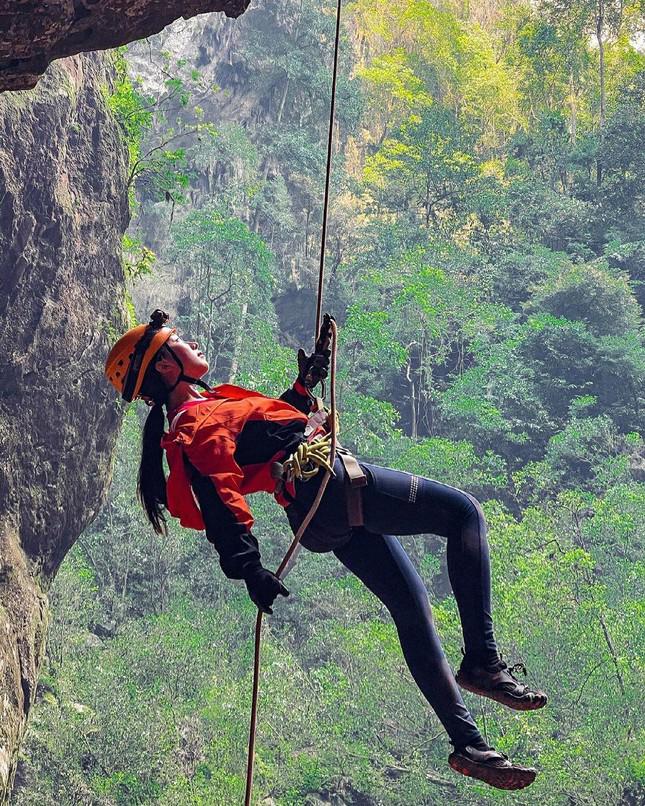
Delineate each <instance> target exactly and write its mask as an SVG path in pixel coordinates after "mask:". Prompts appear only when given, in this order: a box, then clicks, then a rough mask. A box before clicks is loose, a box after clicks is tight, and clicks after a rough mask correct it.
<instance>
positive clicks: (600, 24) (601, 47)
mask: <svg viewBox="0 0 645 806" xmlns="http://www.w3.org/2000/svg"><path fill="white" fill-rule="evenodd" d="M604 24H605V0H598V12H597V16H596V38H597V39H598V63H599V73H600V76H599V77H600V119H599V130H600V135H599V137H600V142H601V143H602V137H603V132H604V128H605V104H606V97H605V95H606V89H605V41H604V39H603V28H604ZM596 184H597V185H599V186H600V185H601V184H602V161H601V159H600V157H599V158H598V160H597V161H596Z"/></svg>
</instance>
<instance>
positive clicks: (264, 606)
mask: <svg viewBox="0 0 645 806" xmlns="http://www.w3.org/2000/svg"><path fill="white" fill-rule="evenodd" d="M244 581H245V582H246V587H247V590H248V592H249V596H250V597H251V600H252V601H253V602H254V603H255V604H256V605H257V606H258V608H259V609H260V610H261V611H262V612H263V613H269V614H271V613H273V610H272V609H271V605H272V604H273V602H274V601H275V598H276V596H277V595H278V594H280V596H288V595H289V591H288V590H287V589H286V588H285V586H284V585H283V584H282V582H280V580H279V579H278V577H277V576H276V575H275V574H274V573H273V572H272V571H269V570H268V569H267V568H264V567H263V566H261V565H259V566H256V567H254V568H252V569H250V570H249V571H247V572H246V573H245V575H244Z"/></svg>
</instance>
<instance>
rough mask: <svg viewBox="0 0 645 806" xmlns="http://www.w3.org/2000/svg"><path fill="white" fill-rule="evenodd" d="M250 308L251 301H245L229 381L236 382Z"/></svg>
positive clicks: (236, 335)
mask: <svg viewBox="0 0 645 806" xmlns="http://www.w3.org/2000/svg"><path fill="white" fill-rule="evenodd" d="M248 310H249V303H248V302H245V303H244V304H243V305H242V317H241V319H240V324H239V327H238V329H237V333H236V334H235V346H234V348H233V359H232V361H231V373H230V375H229V378H228V382H229V383H235V376H236V375H237V371H238V368H239V356H240V350H241V348H242V335H243V334H244V328H245V327H246V315H247V312H248Z"/></svg>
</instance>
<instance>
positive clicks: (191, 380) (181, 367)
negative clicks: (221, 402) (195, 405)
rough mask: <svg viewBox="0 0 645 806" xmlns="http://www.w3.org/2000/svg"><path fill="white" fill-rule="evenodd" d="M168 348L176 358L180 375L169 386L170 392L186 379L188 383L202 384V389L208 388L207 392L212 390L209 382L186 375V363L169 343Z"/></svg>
mask: <svg viewBox="0 0 645 806" xmlns="http://www.w3.org/2000/svg"><path fill="white" fill-rule="evenodd" d="M166 349H167V350H168V352H169V353H170V355H172V357H173V358H174V360H175V363H176V364H177V366H178V367H179V376H178V377H177V380H176V381H175V382H174V383H173V385H172V386H170V387H168V393H170V392H172V391H173V389H176V388H177V386H179V384H180V383H181V382H182V381H186V383H192V384H197V386H201V387H202V389H206V391H207V392H210V391H211V387H210V386H209V385H208V384H207V383H205V382H204V381H202V380H200V379H199V378H191V377H190V376H189V375H185V374H184V365H183V364H182V362H181V359H180V358H179V356H177V355H175V351H174V350H173V349H172V347H169V346H168V345H166Z"/></svg>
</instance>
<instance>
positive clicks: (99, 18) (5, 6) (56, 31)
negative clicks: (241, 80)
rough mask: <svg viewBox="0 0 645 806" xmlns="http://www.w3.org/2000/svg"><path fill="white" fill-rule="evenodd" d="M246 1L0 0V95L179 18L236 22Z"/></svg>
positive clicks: (147, 34) (145, 34) (156, 29)
mask: <svg viewBox="0 0 645 806" xmlns="http://www.w3.org/2000/svg"><path fill="white" fill-rule="evenodd" d="M248 4H249V0H174V2H173V1H172V0H0V90H17V89H28V88H31V87H34V86H35V85H36V82H37V81H38V79H39V78H40V76H41V75H42V73H43V72H44V71H45V69H46V68H47V65H48V64H49V63H50V62H52V61H53V60H54V59H58V58H60V57H61V56H71V55H73V54H76V53H81V52H84V51H90V50H104V49H106V48H113V47H116V46H117V45H123V44H125V43H127V42H133V41H134V40H136V39H143V38H144V37H146V36H149V35H150V34H155V33H158V32H159V31H161V29H162V28H164V26H166V25H168V23H170V22H172V21H173V20H176V19H177V18H179V17H184V18H186V19H188V18H189V17H193V16H195V15H196V14H203V13H205V12H209V11H223V12H224V13H225V14H226V16H228V17H238V16H239V15H240V14H242V13H243V12H244V10H245V9H246V7H247V6H248Z"/></svg>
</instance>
